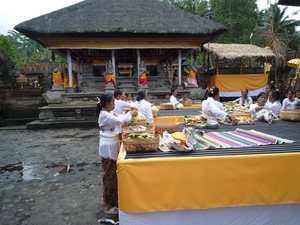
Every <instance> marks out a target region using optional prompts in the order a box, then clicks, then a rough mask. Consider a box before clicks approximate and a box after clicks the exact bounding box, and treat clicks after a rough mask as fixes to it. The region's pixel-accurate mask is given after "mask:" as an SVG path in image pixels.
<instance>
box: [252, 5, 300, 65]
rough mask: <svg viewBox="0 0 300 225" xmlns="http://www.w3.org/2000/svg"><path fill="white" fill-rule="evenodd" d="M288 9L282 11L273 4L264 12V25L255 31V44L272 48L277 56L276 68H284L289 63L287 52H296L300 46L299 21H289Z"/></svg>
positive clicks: (260, 25)
mask: <svg viewBox="0 0 300 225" xmlns="http://www.w3.org/2000/svg"><path fill="white" fill-rule="evenodd" d="M286 11H287V7H285V8H283V9H282V10H281V9H280V7H279V6H278V4H277V3H276V4H271V5H270V8H269V9H267V10H265V11H263V13H262V19H261V21H262V23H261V24H259V25H258V26H257V27H256V28H255V29H254V31H255V39H254V40H255V42H256V41H258V42H259V43H260V45H264V46H270V48H271V49H272V50H273V52H274V54H275V60H276V68H278V67H283V66H284V65H285V64H286V61H287V52H288V51H289V50H291V49H294V50H296V49H297V46H299V40H300V37H299V32H297V31H296V27H297V26H299V25H300V22H299V20H293V19H289V16H288V15H287V12H286Z"/></svg>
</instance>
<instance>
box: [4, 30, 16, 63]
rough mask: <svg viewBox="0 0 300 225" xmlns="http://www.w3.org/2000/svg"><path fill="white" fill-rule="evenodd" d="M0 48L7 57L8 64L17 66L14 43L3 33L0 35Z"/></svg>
mask: <svg viewBox="0 0 300 225" xmlns="http://www.w3.org/2000/svg"><path fill="white" fill-rule="evenodd" d="M0 50H2V52H3V54H4V55H5V56H6V57H7V58H8V62H7V63H8V64H11V65H13V66H14V67H17V66H18V64H19V60H18V59H19V56H18V51H17V49H16V47H15V46H14V44H13V43H12V42H11V40H10V38H9V37H7V36H4V35H2V34H1V35H0Z"/></svg>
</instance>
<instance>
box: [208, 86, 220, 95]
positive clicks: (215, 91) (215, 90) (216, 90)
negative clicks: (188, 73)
mask: <svg viewBox="0 0 300 225" xmlns="http://www.w3.org/2000/svg"><path fill="white" fill-rule="evenodd" d="M218 93H219V88H217V87H211V88H210V89H209V90H208V94H207V96H208V97H215V96H216V95H217V94H218Z"/></svg>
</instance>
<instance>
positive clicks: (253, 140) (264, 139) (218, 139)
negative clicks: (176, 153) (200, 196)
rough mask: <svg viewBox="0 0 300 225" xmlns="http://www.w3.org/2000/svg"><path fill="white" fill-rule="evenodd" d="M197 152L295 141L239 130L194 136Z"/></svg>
mask: <svg viewBox="0 0 300 225" xmlns="http://www.w3.org/2000/svg"><path fill="white" fill-rule="evenodd" d="M194 139H195V141H196V145H194V147H195V148H196V150H201V149H212V148H238V147H250V146H258V145H273V144H282V143H293V142H294V141H292V140H288V139H284V138H280V137H276V136H273V135H269V134H266V133H263V132H259V131H256V130H244V129H240V128H237V129H236V130H235V131H229V132H208V133H196V134H194Z"/></svg>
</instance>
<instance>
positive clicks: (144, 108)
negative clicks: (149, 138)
mask: <svg viewBox="0 0 300 225" xmlns="http://www.w3.org/2000/svg"><path fill="white" fill-rule="evenodd" d="M132 106H133V107H135V108H137V109H138V111H139V112H141V113H142V114H143V115H144V116H145V117H146V122H147V123H153V114H152V109H151V104H150V102H148V101H146V100H144V99H142V100H140V101H136V102H134V103H133V104H132Z"/></svg>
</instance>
